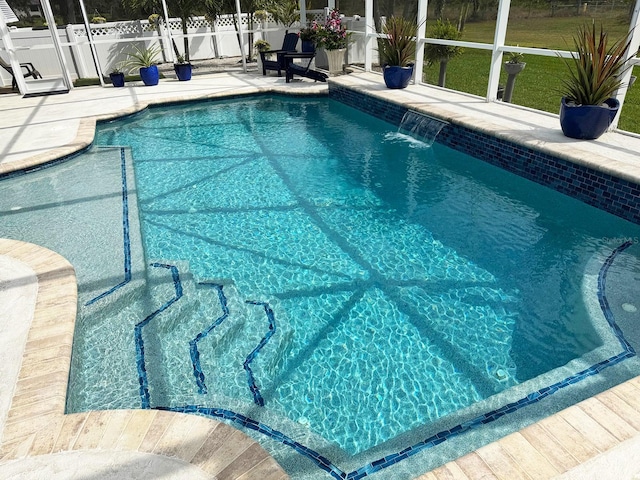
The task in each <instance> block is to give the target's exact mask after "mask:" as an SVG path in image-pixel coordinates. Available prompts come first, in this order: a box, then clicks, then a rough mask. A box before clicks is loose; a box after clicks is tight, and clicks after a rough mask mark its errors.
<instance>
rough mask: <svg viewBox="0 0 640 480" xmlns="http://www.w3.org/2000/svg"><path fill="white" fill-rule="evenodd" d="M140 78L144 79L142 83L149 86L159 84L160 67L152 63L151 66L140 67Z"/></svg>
mask: <svg viewBox="0 0 640 480" xmlns="http://www.w3.org/2000/svg"><path fill="white" fill-rule="evenodd" d="M140 78H141V79H142V83H144V84H145V85H146V86H148V87H150V86H151V85H157V84H158V82H159V81H160V74H159V73H158V67H157V66H155V65H151V66H150V67H140Z"/></svg>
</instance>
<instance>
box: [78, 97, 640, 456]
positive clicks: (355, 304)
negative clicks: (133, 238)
mask: <svg viewBox="0 0 640 480" xmlns="http://www.w3.org/2000/svg"><path fill="white" fill-rule="evenodd" d="M95 143H96V145H97V146H114V145H115V146H117V145H124V146H127V147H130V148H131V156H132V157H133V161H134V167H135V190H136V200H137V208H138V212H139V216H140V225H141V231H142V232H141V233H142V239H143V243H144V255H145V258H146V262H147V274H146V275H147V278H146V283H147V287H146V294H145V295H144V296H143V297H142V298H141V299H136V300H135V301H133V302H131V304H128V305H123V306H122V307H121V308H113V307H107V306H105V307H104V308H103V307H100V309H101V310H102V311H103V313H101V314H100V315H102V316H101V317H100V315H98V314H95V315H96V316H95V317H92V316H91V315H86V316H85V317H86V318H83V319H82V321H80V322H79V324H78V325H79V326H78V330H77V332H76V341H75V344H74V354H73V355H74V360H73V368H72V374H71V379H70V391H69V400H68V406H69V410H71V411H81V410H88V409H101V408H135V407H137V408H140V407H141V406H143V407H145V408H148V407H151V408H156V407H161V408H170V407H180V406H181V405H199V406H208V407H218V408H226V409H228V410H231V411H234V412H239V413H241V414H242V415H246V416H249V417H251V418H255V419H257V420H259V421H261V422H264V423H268V424H269V425H271V426H275V427H277V428H278V429H279V430H280V431H283V432H284V433H285V434H286V435H289V436H291V437H294V438H297V439H298V441H300V442H302V443H304V444H305V445H313V447H314V448H316V450H318V451H323V449H326V451H330V452H333V453H335V452H342V453H340V454H336V455H343V456H344V458H347V457H349V456H358V455H360V457H359V458H365V457H363V455H366V452H368V451H375V452H376V453H375V455H380V456H381V454H380V453H379V452H381V451H384V448H385V447H384V446H385V444H387V443H388V442H391V441H392V440H393V439H397V438H400V437H402V436H403V435H408V434H409V433H410V432H411V431H412V430H414V429H421V431H429V425H432V424H433V425H434V428H436V427H435V425H438V428H440V425H441V422H442V421H443V419H447V418H449V416H452V415H453V416H455V415H456V414H457V413H456V412H460V411H465V409H469V408H472V407H473V405H475V404H477V403H478V402H482V401H484V400H486V399H490V398H492V397H493V396H494V395H496V394H498V393H500V392H507V391H508V390H509V389H510V388H512V387H514V386H518V385H522V384H523V383H525V382H528V381H531V380H534V379H536V378H537V377H539V376H540V375H543V374H547V372H552V371H554V369H558V368H560V367H563V366H565V365H566V364H567V363H569V362H571V361H574V360H576V359H580V358H581V357H582V356H584V355H587V354H589V352H593V351H594V350H596V349H598V348H599V347H602V345H603V344H604V343H605V341H606V339H605V338H603V335H602V328H601V326H598V322H600V323H602V319H600V318H594V314H593V309H591V308H590V307H589V304H590V303H592V302H597V300H596V299H595V296H596V294H595V291H593V290H592V291H587V292H585V291H584V290H585V289H584V285H585V275H586V274H587V272H588V271H590V267H589V265H591V264H592V263H593V261H594V260H593V259H594V258H595V257H597V258H601V257H602V258H605V257H606V256H607V255H609V254H610V253H611V251H612V250H613V249H614V248H616V247H617V246H618V245H619V243H621V242H620V241H619V240H620V239H630V238H637V237H638V236H640V227H638V226H636V225H633V224H630V223H629V222H626V221H624V220H621V219H619V218H616V217H613V216H611V215H608V214H606V213H604V212H601V211H599V210H597V209H594V208H592V207H589V206H587V205H584V204H582V203H580V202H578V201H576V200H573V199H571V198H568V197H565V196H563V195H560V194H558V193H556V192H554V191H552V190H549V189H546V188H543V187H541V186H539V185H536V184H534V183H532V182H529V181H527V180H524V179H521V178H519V177H516V176H514V175H512V174H509V173H507V172H504V171H502V170H499V169H497V168H495V167H492V166H490V165H487V164H485V163H483V162H481V161H479V160H476V159H474V158H472V157H469V156H467V155H464V154H461V153H459V152H456V151H454V150H451V149H449V148H447V147H444V146H442V145H439V144H438V143H437V142H436V143H434V144H433V145H431V146H430V145H429V142H424V141H422V140H420V139H415V138H411V137H408V136H406V135H404V134H402V132H398V129H397V128H396V127H393V126H391V125H390V124H388V123H385V122H383V121H380V120H377V119H374V118H372V117H369V116H367V115H364V114H361V113H359V112H357V111H355V110H353V109H351V108H349V107H346V106H344V105H342V104H340V103H338V102H335V101H332V100H328V99H325V98H312V99H291V98H284V97H283V98H281V97H251V98H243V99H240V100H230V101H218V102H215V103H214V102H210V103H198V104H186V105H177V106H171V107H162V108H154V109H150V110H148V111H145V112H143V113H141V114H138V115H135V116H132V117H127V118H125V119H121V120H118V121H113V122H109V123H105V124H102V125H100V126H99V128H98V132H97V136H96V142H95ZM92 155H96V153H95V152H93V153H91V154H89V155H87V156H86V161H87V162H89V161H90V162H97V160H96V158H93V157H92ZM79 161H82V160H79ZM104 164H105V165H106V164H107V162H106V161H105V162H104ZM113 171H114V172H115V173H114V175H115V174H117V169H114V170H113ZM118 212H120V210H118ZM120 248H121V247H120ZM598 268H599V267H598ZM113 283H114V284H115V283H117V280H116V281H114V282H113ZM100 302H104V304H105V305H108V302H109V299H108V298H105V299H101V300H100ZM83 308H84V309H86V308H88V307H86V306H84V307H81V310H82V309H83ZM118 310H120V312H119V313H118ZM105 312H106V313H105ZM151 312H153V313H151ZM81 315H82V313H81ZM92 315H94V314H93V313H92ZM97 318H99V320H96V319H97ZM134 327H135V328H134ZM83 335H84V339H83ZM141 342H143V344H144V348H143V350H144V351H143V354H144V362H145V363H144V365H143V367H144V368H143V370H144V371H145V382H148V385H147V386H146V388H147V390H146V393H145V392H144V387H141V386H140V385H139V376H140V372H141V370H140V356H141V355H140V353H141V351H140V345H141ZM136 348H138V350H137V351H136ZM196 350H197V354H196V353H195V352H196ZM136 365H137V369H136ZM535 388H536V389H537V388H539V386H537V387H535ZM531 391H532V390H531ZM145 402H146V404H145ZM261 402H262V403H263V405H262V404H261ZM457 421H462V420H455V421H453V423H452V424H453V425H455V424H456V423H455V422H457ZM394 448H396V447H395V446H394Z"/></svg>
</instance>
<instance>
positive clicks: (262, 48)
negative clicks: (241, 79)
mask: <svg viewBox="0 0 640 480" xmlns="http://www.w3.org/2000/svg"><path fill="white" fill-rule="evenodd" d="M253 49H254V50H255V52H256V58H257V60H258V71H260V70H262V55H261V53H262V52H268V51H269V50H271V44H270V43H269V42H267V41H266V40H256V41H255V42H254V43H253Z"/></svg>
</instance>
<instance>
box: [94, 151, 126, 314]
mask: <svg viewBox="0 0 640 480" xmlns="http://www.w3.org/2000/svg"><path fill="white" fill-rule="evenodd" d="M120 172H121V174H122V238H123V241H122V244H123V249H124V279H123V280H122V282H120V283H119V284H117V285H116V286H114V287H111V288H110V289H109V290H107V291H106V292H103V293H101V294H100V295H98V296H97V297H95V298H92V299H91V300H89V301H88V302H87V303H85V306H88V305H91V304H93V303H95V302H97V301H98V300H101V299H103V298H104V297H107V296H109V295H111V294H112V293H113V292H115V291H116V290H118V289H120V288H122V287H124V286H125V285H126V284H128V283H129V282H130V281H131V240H130V237H129V193H128V192H129V189H128V188H127V161H126V156H125V149H124V147H120Z"/></svg>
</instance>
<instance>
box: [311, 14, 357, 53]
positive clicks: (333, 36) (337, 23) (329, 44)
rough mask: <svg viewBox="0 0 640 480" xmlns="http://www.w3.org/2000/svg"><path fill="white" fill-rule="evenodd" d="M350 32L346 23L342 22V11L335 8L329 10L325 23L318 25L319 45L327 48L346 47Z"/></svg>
mask: <svg viewBox="0 0 640 480" xmlns="http://www.w3.org/2000/svg"><path fill="white" fill-rule="evenodd" d="M349 36H350V34H349V33H348V32H347V27H346V25H343V24H342V18H340V12H338V10H337V9H333V10H331V11H330V12H329V15H328V16H327V20H326V21H325V22H324V25H317V40H316V42H317V45H318V47H323V48H324V49H325V50H337V49H339V48H346V47H347V43H348V42H349Z"/></svg>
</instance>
